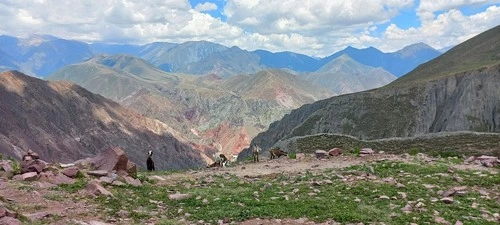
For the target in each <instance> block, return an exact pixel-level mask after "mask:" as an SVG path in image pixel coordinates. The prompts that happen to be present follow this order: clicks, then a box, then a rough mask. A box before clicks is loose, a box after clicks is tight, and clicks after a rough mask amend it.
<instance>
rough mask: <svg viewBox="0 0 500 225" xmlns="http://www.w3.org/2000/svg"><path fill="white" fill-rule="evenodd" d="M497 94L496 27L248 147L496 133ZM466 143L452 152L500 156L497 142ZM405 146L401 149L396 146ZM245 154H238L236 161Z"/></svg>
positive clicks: (296, 116)
mask: <svg viewBox="0 0 500 225" xmlns="http://www.w3.org/2000/svg"><path fill="white" fill-rule="evenodd" d="M374 52H376V51H374ZM498 96H500V26H497V27H495V28H492V29H490V30H488V31H485V32H483V33H481V34H479V35H477V36H475V37H473V38H471V39H469V40H467V41H465V42H463V43H461V44H459V45H457V46H455V47H454V48H452V49H450V50H448V51H447V52H446V53H444V54H443V55H441V56H439V57H438V58H435V59H433V60H431V61H429V62H427V63H424V64H422V65H420V66H418V67H417V68H416V69H414V70H413V71H411V72H410V73H408V74H407V75H405V76H403V77H401V78H399V79H397V80H395V81H394V82H392V83H390V84H388V85H385V86H383V87H381V88H378V89H373V90H368V91H363V92H358V93H353V94H347V95H342V96H335V97H331V98H328V99H324V100H320V101H317V102H314V103H313V104H307V105H304V106H302V107H300V108H298V109H295V110H292V112H291V113H290V114H287V115H285V116H284V117H283V118H282V119H281V120H279V121H276V122H274V123H272V124H271V125H270V126H269V129H267V130H266V131H265V132H262V133H260V134H258V135H257V136H256V137H255V138H254V139H253V140H252V141H251V145H259V146H261V147H262V148H263V149H264V148H270V147H272V146H274V145H278V144H279V143H281V144H282V145H283V146H282V147H283V148H284V149H290V148H293V146H294V145H295V144H297V142H295V141H293V140H297V138H306V139H307V138H308V137H311V138H312V137H317V136H318V135H322V134H324V133H329V134H342V135H350V136H353V137H356V138H359V139H363V140H376V139H381V138H394V137H418V136H420V135H424V134H433V133H441V132H458V131H474V132H494V133H498V132H499V131H500V123H499V122H498V121H500V99H499V98H498ZM287 143H288V144H287ZM468 143H469V144H467V145H462V146H454V147H455V150H457V149H456V148H462V149H461V150H462V151H467V149H469V147H470V146H471V145H482V146H483V148H484V146H486V145H493V146H496V147H494V148H493V152H494V153H495V154H496V155H500V151H498V149H499V147H500V146H498V141H497V140H495V141H494V142H493V143H482V142H475V141H474V139H470V140H469V141H468ZM332 144H333V143H332ZM452 144H453V143H448V145H452ZM358 147H363V146H358ZM405 147H408V146H402V147H401V148H405ZM437 150H439V149H437ZM455 150H454V151H455ZM250 154H251V152H250V150H249V149H246V150H244V151H243V152H242V153H240V155H239V159H244V158H245V157H247V156H249V155H250Z"/></svg>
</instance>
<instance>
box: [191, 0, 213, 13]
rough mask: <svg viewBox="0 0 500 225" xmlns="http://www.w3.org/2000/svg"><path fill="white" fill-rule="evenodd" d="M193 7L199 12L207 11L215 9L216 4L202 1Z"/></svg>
mask: <svg viewBox="0 0 500 225" xmlns="http://www.w3.org/2000/svg"><path fill="white" fill-rule="evenodd" d="M194 9H195V10H196V11H199V12H208V11H213V10H217V5H216V4H214V3H211V2H204V3H200V4H198V5H196V6H195V7H194Z"/></svg>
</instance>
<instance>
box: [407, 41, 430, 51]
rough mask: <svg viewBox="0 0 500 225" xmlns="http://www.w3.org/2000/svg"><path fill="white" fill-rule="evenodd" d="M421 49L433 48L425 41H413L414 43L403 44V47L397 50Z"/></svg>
mask: <svg viewBox="0 0 500 225" xmlns="http://www.w3.org/2000/svg"><path fill="white" fill-rule="evenodd" d="M422 49H432V50H435V51H436V49H434V48H433V47H431V46H429V45H428V44H426V43H423V42H418V43H415V44H411V45H408V46H405V47H404V48H403V49H401V50H399V51H403V52H404V51H417V50H422Z"/></svg>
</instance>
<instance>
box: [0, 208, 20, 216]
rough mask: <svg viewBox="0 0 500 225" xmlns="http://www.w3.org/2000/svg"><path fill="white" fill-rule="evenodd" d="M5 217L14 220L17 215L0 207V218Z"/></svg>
mask: <svg viewBox="0 0 500 225" xmlns="http://www.w3.org/2000/svg"><path fill="white" fill-rule="evenodd" d="M5 216H7V217H14V218H15V217H17V213H15V212H13V211H10V210H9V209H7V208H4V207H1V208H0V217H5Z"/></svg>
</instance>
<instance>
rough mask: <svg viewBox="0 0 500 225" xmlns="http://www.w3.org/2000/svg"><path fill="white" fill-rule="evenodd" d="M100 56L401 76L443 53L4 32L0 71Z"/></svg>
mask: <svg viewBox="0 0 500 225" xmlns="http://www.w3.org/2000/svg"><path fill="white" fill-rule="evenodd" d="M99 54H107V55H113V54H127V55H131V56H135V57H139V58H142V59H144V60H146V61H148V62H150V63H151V64H152V65H154V66H156V67H158V68H160V69H161V70H163V71H166V72H175V73H185V74H195V75H207V74H212V73H214V74H217V75H218V76H220V77H223V78H229V77H232V76H235V75H239V74H253V73H256V72H258V71H260V70H262V69H264V68H274V69H286V70H290V71H295V72H298V73H308V72H315V71H317V70H318V69H320V68H321V67H323V66H324V65H326V64H328V63H329V62H330V61H332V60H333V59H335V58H337V57H340V56H342V55H347V56H349V57H351V58H352V59H353V60H355V61H357V62H359V63H361V64H364V65H366V66H371V67H375V68H378V67H381V68H383V69H385V70H387V71H389V72H390V73H392V74H394V75H396V76H397V77H400V76H402V75H403V74H405V73H406V72H409V71H410V70H412V69H413V68H415V67H416V66H418V65H419V64H421V63H423V62H426V61H428V60H430V59H432V58H434V57H436V56H438V55H440V54H441V53H440V52H439V51H437V50H435V49H433V48H431V47H430V46H428V45H426V44H423V43H418V44H414V45H410V46H407V47H405V48H403V49H401V50H399V51H396V52H392V53H383V52H381V51H380V50H378V49H376V48H373V47H371V48H366V49H356V48H353V47H347V48H346V49H344V50H342V51H339V52H336V53H334V54H332V55H330V56H328V57H325V58H319V59H318V58H313V57H310V56H307V55H303V54H298V53H294V52H276V53H273V52H269V51H265V50H255V51H246V50H242V49H240V48H238V47H236V46H233V47H226V46H223V45H220V44H216V43H212V42H208V41H189V42H185V43H181V44H175V43H167V42H155V43H150V44H146V45H132V44H106V43H92V44H88V43H84V42H79V41H74V40H65V39H60V38H57V37H53V36H49V35H33V36H30V37H27V38H16V37H11V36H6V35H2V36H0V69H2V70H9V69H16V70H20V71H22V72H24V73H27V74H30V75H32V76H37V77H46V76H48V75H50V74H52V73H53V72H55V71H57V70H59V69H61V68H62V67H64V66H66V65H70V64H74V63H79V62H82V61H84V60H87V59H89V58H91V57H93V56H96V55H99Z"/></svg>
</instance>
